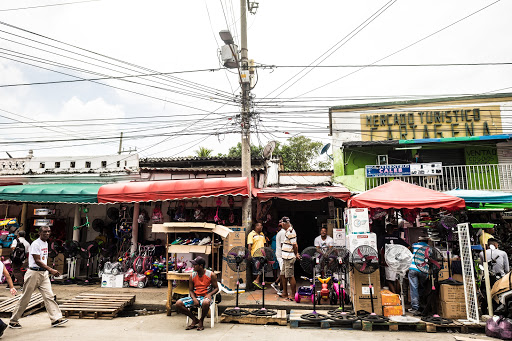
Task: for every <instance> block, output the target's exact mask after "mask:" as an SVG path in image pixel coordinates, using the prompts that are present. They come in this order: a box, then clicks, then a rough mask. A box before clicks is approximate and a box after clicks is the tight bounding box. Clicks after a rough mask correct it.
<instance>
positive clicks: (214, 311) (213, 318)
mask: <svg viewBox="0 0 512 341" xmlns="http://www.w3.org/2000/svg"><path fill="white" fill-rule="evenodd" d="M217 294H218V292H217ZM217 294H215V295H213V296H212V301H213V302H212V304H210V326H211V328H213V326H214V325H215V322H218V318H219V307H217V302H215V299H216V298H217ZM202 312H203V309H202V307H198V308H197V318H198V319H200V318H201V314H202ZM189 320H190V318H189V317H188V316H187V322H186V323H187V326H188V323H189Z"/></svg>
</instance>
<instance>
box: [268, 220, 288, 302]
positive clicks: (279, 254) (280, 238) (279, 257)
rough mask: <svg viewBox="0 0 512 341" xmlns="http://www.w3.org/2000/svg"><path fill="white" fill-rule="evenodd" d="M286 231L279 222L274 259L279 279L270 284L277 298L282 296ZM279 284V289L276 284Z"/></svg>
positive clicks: (281, 222) (280, 221)
mask: <svg viewBox="0 0 512 341" xmlns="http://www.w3.org/2000/svg"><path fill="white" fill-rule="evenodd" d="M285 234H286V229H285V228H284V226H283V221H282V220H279V231H278V232H277V234H276V259H277V264H278V265H279V277H278V278H277V279H276V281H275V282H274V283H272V284H271V286H272V288H274V290H275V291H276V292H277V294H278V295H279V296H281V295H282V294H283V286H284V283H285V280H284V268H283V251H282V250H283V241H284V235H285ZM278 283H279V287H278V286H277V284H278Z"/></svg>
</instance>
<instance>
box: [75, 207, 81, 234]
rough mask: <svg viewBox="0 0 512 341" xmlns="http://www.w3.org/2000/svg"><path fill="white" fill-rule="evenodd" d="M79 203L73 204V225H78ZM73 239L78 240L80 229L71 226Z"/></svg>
mask: <svg viewBox="0 0 512 341" xmlns="http://www.w3.org/2000/svg"><path fill="white" fill-rule="evenodd" d="M80 225H81V224H80V205H78V204H76V205H75V219H74V220H73V226H80ZM73 240H74V241H77V242H80V229H76V230H75V229H74V228H73Z"/></svg>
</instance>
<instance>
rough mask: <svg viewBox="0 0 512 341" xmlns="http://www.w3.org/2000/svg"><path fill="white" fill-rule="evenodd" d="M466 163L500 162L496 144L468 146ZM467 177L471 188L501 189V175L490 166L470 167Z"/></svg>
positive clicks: (465, 153)
mask: <svg viewBox="0 0 512 341" xmlns="http://www.w3.org/2000/svg"><path fill="white" fill-rule="evenodd" d="M464 155H465V158H466V165H495V164H498V151H497V149H496V146H468V147H466V148H464ZM466 179H467V182H468V188H469V189H482V188H491V189H500V180H499V175H498V173H497V172H496V171H493V169H491V168H490V167H474V168H472V167H468V168H467V170H466Z"/></svg>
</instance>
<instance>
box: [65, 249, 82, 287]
mask: <svg viewBox="0 0 512 341" xmlns="http://www.w3.org/2000/svg"><path fill="white" fill-rule="evenodd" d="M62 247H63V248H64V251H63V253H64V257H66V261H67V263H68V273H67V275H68V279H67V281H65V282H64V284H71V283H75V280H76V278H75V277H76V258H77V256H78V253H79V252H80V244H79V243H78V242H77V241H76V240H66V241H65V242H64V244H63V245H62Z"/></svg>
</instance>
